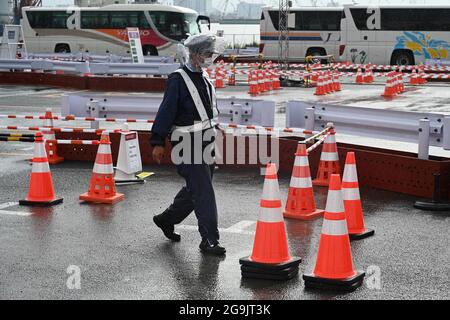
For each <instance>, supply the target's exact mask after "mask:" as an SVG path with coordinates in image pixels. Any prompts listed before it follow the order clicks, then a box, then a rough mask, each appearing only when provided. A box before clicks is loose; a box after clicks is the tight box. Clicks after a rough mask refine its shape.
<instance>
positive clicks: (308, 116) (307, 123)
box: [305, 108, 315, 131]
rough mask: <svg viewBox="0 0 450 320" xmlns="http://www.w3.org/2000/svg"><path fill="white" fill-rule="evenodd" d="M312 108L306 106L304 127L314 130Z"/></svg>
mask: <svg viewBox="0 0 450 320" xmlns="http://www.w3.org/2000/svg"><path fill="white" fill-rule="evenodd" d="M314 111H315V109H314V108H306V114H305V129H306V130H310V131H314V122H315V115H314Z"/></svg>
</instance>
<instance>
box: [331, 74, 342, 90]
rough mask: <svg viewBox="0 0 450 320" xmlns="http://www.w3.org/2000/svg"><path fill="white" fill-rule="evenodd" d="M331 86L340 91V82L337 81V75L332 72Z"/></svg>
mask: <svg viewBox="0 0 450 320" xmlns="http://www.w3.org/2000/svg"><path fill="white" fill-rule="evenodd" d="M333 88H334V91H342V88H341V82H340V81H339V75H338V74H337V73H336V74H333Z"/></svg>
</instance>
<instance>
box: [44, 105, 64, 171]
mask: <svg viewBox="0 0 450 320" xmlns="http://www.w3.org/2000/svg"><path fill="white" fill-rule="evenodd" d="M44 128H49V130H48V131H42V133H43V134H44V140H45V151H46V152H47V158H48V163H50V164H58V163H61V162H63V161H64V158H63V157H61V156H59V155H58V144H57V143H56V136H55V132H54V131H53V130H51V129H52V128H53V114H52V111H51V109H47V110H46V111H45V116H44Z"/></svg>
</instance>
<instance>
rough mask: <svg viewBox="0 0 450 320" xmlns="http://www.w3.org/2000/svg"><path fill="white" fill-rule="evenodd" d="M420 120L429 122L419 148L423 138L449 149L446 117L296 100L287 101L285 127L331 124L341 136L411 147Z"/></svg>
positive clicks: (449, 123) (449, 130)
mask: <svg viewBox="0 0 450 320" xmlns="http://www.w3.org/2000/svg"><path fill="white" fill-rule="evenodd" d="M447 117H448V116H447ZM422 119H428V120H429V132H424V134H421V137H420V140H421V147H422V148H423V147H424V146H425V143H426V142H425V141H424V137H428V138H427V142H428V144H429V145H431V146H437V147H444V149H450V136H449V135H450V120H446V121H444V119H446V116H445V115H443V114H438V113H418V112H406V111H393V110H380V109H372V108H359V107H348V106H336V105H328V104H320V103H306V102H303V101H297V100H293V101H289V102H288V103H287V107H286V126H287V127H290V128H297V127H298V128H305V129H307V130H321V129H323V128H324V127H325V125H326V124H327V123H328V122H333V123H334V125H335V127H336V130H337V131H338V132H341V133H344V134H350V135H356V136H365V137H371V138H378V139H387V140H393V141H404V142H412V143H419V133H420V130H419V129H420V120H422ZM444 122H445V126H446V128H445V130H444ZM427 127H428V125H427ZM444 131H445V134H444ZM444 141H445V143H444ZM421 150H422V149H421Z"/></svg>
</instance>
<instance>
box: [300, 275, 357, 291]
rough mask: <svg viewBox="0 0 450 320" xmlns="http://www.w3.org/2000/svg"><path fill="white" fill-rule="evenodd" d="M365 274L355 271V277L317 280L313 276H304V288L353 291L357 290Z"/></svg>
mask: <svg viewBox="0 0 450 320" xmlns="http://www.w3.org/2000/svg"><path fill="white" fill-rule="evenodd" d="M364 276H365V273H364V272H363V271H356V275H355V276H353V277H351V278H348V279H327V278H319V277H316V276H315V275H314V274H304V275H303V280H304V281H305V287H306V288H316V289H326V290H336V291H349V292H350V291H354V290H356V289H357V288H359V287H360V286H361V285H362V283H363V280H364Z"/></svg>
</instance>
